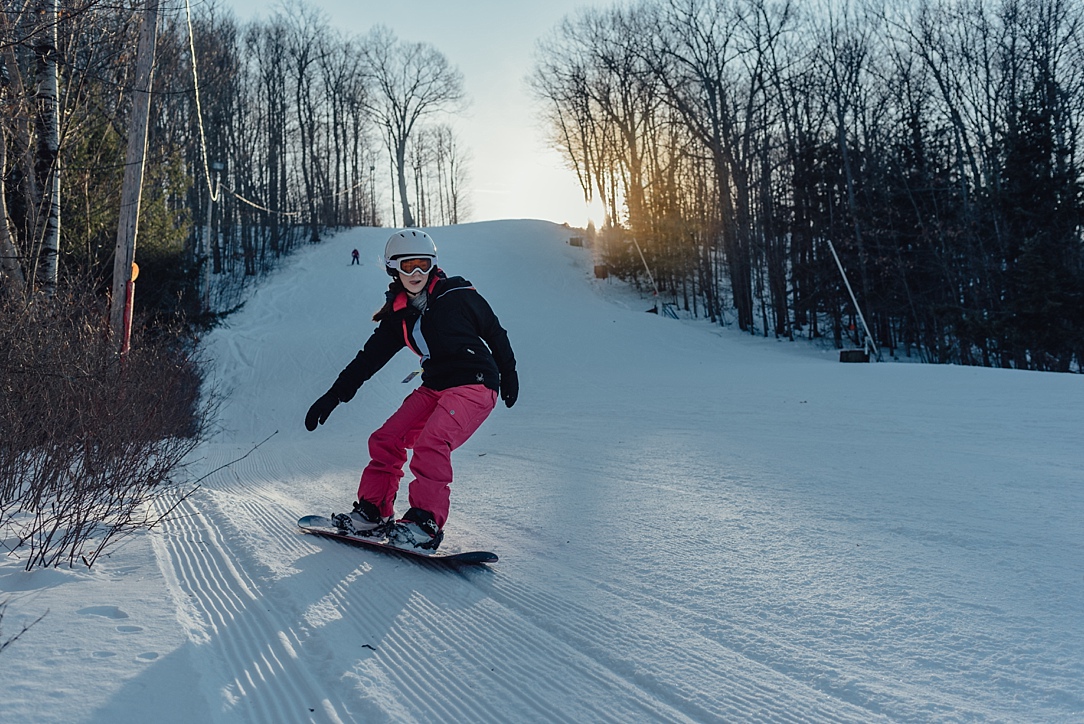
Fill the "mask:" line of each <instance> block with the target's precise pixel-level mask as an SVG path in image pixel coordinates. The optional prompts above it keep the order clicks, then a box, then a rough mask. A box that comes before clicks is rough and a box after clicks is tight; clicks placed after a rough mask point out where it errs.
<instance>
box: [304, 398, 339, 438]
mask: <svg viewBox="0 0 1084 724" xmlns="http://www.w3.org/2000/svg"><path fill="white" fill-rule="evenodd" d="M338 406H339V397H338V395H336V394H334V393H332V392H331V391H330V390H329V391H328V392H325V393H324V394H323V395H322V396H321V397H320V399H319V400H317V401H316V402H314V403H312V407H310V408H309V414H307V415H305V429H306V430H308V431H309V432H312V431H313V430H315V429H316V425H317V424H320V425H323V424H324V423H325V422H327V418H328V415H330V414H331V411H332V410H334V409H335V408H336V407H338Z"/></svg>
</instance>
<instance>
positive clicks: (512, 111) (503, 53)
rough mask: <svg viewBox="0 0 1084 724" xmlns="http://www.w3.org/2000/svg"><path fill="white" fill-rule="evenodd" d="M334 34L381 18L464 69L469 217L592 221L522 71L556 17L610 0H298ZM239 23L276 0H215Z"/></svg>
mask: <svg viewBox="0 0 1084 724" xmlns="http://www.w3.org/2000/svg"><path fill="white" fill-rule="evenodd" d="M307 2H308V4H309V5H311V6H314V7H317V8H320V9H321V10H323V11H324V12H325V13H326V14H327V16H328V18H329V19H330V20H331V21H332V25H333V26H334V27H336V28H338V29H340V30H341V31H343V32H346V33H355V34H357V35H364V34H365V33H367V32H368V31H369V30H370V29H371V28H372V27H373V26H374V25H381V24H382V25H386V26H388V27H390V28H391V29H392V30H393V31H395V33H396V35H398V36H399V38H400V39H402V40H406V41H411V42H426V43H431V44H432V45H433V46H435V47H436V48H437V49H438V50H440V51H441V52H442V53H444V55H445V56H446V57H447V58H448V60H449V61H450V62H451V63H452V64H453V65H454V66H456V67H457V68H458V69H459V70H460V71H461V72H462V73H463V76H464V80H465V85H466V91H467V95H468V97H469V99H470V103H471V104H470V107H469V108H468V110H467V112H466V113H465V114H464V115H463V116H462V117H460V118H458V119H456V120H454V121H453V122H452V126H453V127H454V128H456V130H457V132H458V134H459V138H460V141H461V143H462V144H463V145H464V146H465V147H466V148H467V149H469V152H470V154H471V157H472V159H471V176H472V178H471V190H472V193H471V194H470V197H471V203H472V207H473V208H472V214H471V217H470V218H471V220H473V221H488V220H494V219H519V218H531V219H543V220H547V221H554V222H557V223H565V222H568V223H569V224H571V225H573V226H584V225H585V224H586V223H587V221H588V219H589V218H590V219H593V220H594V221H595V223H596V224H599V223H601V221H602V213H601V210H600V207H599V205H598V204H597V203H595V204H593V205H591V206H589V205H588V204H586V203H585V202H584V199H583V192H582V190H581V189H580V185H579V182H578V181H577V179H576V175H575V173H574V172H573V171H571V170H570V169H569V168H568V166H567V164H566V163H565V162H564V160H563V158H562V156H561V154H559V153H558V152H557V151H555V150H553V149H551V148H549V147H548V146H547V143H546V141H545V137H546V134H545V131H544V129H543V127H542V125H541V123H540V122H539V121H538V119H537V104H536V102H535V101H534V100H533V99H532V97H531V95H530V93H529V91H528V89H527V86H526V77H527V76H528V74H529V73H530V71H531V67H532V62H533V61H532V57H533V52H534V48H535V44H536V42H537V40H538V39H539V38H541V37H542V36H543V35H544V34H545V33H546V32H548V31H549V30H550V29H552V28H553V27H554V26H556V25H557V23H558V22H560V21H561V19H562V18H563V17H564V16H566V15H568V14H570V13H572V12H574V11H575V10H576V9H577V8H578V7H581V6H584V5H585V4H586V5H597V6H609V5H610V4H612V3H611V2H610V0H596V1H595V2H589V3H584V2H582V0H546V1H545V2H537V1H535V0H531V1H528V2H508V1H507V0H471V1H469V2H463V1H462V0H459V1H456V0H396V1H395V2H389V0H307ZM224 3H225V5H226V6H227V7H232V8H233V10H234V12H235V13H236V14H237V17H238V18H239V19H241V20H248V19H253V18H257V17H266V16H267V15H268V14H270V13H273V12H274V10H275V8H276V7H279V6H278V4H277V3H274V4H271V3H267V2H261V0H224Z"/></svg>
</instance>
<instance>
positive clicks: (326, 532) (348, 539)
mask: <svg viewBox="0 0 1084 724" xmlns="http://www.w3.org/2000/svg"><path fill="white" fill-rule="evenodd" d="M297 527H299V528H300V529H301V530H303V531H305V532H306V533H312V534H313V535H320V536H324V537H325V538H335V539H336V540H341V541H343V542H344V543H350V544H353V545H359V546H362V547H365V548H376V549H379V550H382V551H385V552H387V553H398V554H402V555H405V556H408V557H410V558H420V559H423V560H427V561H434V562H438V563H447V564H454V565H478V564H482V563H496V562H497V561H498V560H499V559H498V558H497V554H496V553H490V552H489V551H465V552H462V553H441V552H440V551H439V550H438V551H433V552H429V551H422V550H415V549H412V548H399V547H397V546H393V545H391V544H390V543H388V542H387V539H385V538H374V537H365V536H357V535H351V534H349V533H347V532H346V531H344V530H342V529H341V528H337V527H335V524H334V523H333V522H331V518H328V517H327V516H323V515H306V516H305V517H303V518H301V519H300V520H299V521H297Z"/></svg>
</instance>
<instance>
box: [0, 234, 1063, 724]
mask: <svg viewBox="0 0 1084 724" xmlns="http://www.w3.org/2000/svg"><path fill="white" fill-rule="evenodd" d="M387 233H388V232H387V231H382V230H357V231H352V232H348V233H344V234H341V235H339V236H337V237H335V238H333V239H331V240H329V241H327V242H325V243H323V244H321V245H319V246H316V247H312V248H309V249H306V250H304V251H303V252H302V253H300V254H298V255H297V256H296V257H295V258H294V259H292V260H291V262H290V263H289V264H288V265H287V267H286V268H285V269H283V270H281V271H280V272H278V273H276V274H275V275H274V277H273V278H272V279H270V280H269V281H267V282H266V283H265V284H264V285H263V286H262V287H261V288H260V289H259V291H258V292H257V293H256V295H255V296H254V298H253V299H252V300H251V301H250V302H249V303H248V304H247V306H246V307H245V309H244V310H242V311H241V312H240V313H239V314H237V315H236V316H235V317H233V318H231V319H230V320H229V324H228V325H227V326H225V327H224V328H222V329H220V330H217V331H216V332H215V333H214V334H212V335H211V336H210V339H209V340H208V351H209V353H210V354H211V356H212V357H213V358H214V359H215V360H216V383H217V384H218V385H219V386H220V388H221V389H222V390H223V391H225V392H227V393H228V395H229V397H228V403H227V404H226V405H225V407H224V408H223V410H222V416H221V430H220V431H219V432H218V434H217V435H216V436H215V437H214V439H212V440H211V441H210V442H209V443H208V444H206V445H205V446H204V447H203V448H202V450H201V456H202V459H201V460H200V461H199V463H198V465H197V468H198V469H199V470H204V471H207V470H212V469H214V468H216V467H218V466H220V465H222V464H223V463H226V462H228V461H230V460H234V459H236V458H238V457H241V456H243V455H245V454H246V453H248V452H250V451H251V450H252V448H253V446H254V445H256V444H257V443H259V442H260V441H262V440H264V439H266V438H267V437H268V436H269V435H271V434H272V433H276V432H277V434H275V435H274V436H273V437H271V439H270V440H268V441H267V442H266V443H264V444H263V445H262V446H260V447H259V448H258V449H257V450H255V451H253V452H251V454H250V455H248V456H247V457H245V458H244V459H243V460H241V461H240V462H237V463H235V464H234V465H232V466H230V467H228V468H227V469H225V470H223V471H221V472H219V473H217V474H215V475H214V476H213V477H211V478H210V479H209V480H208V481H207V482H206V484H205V487H204V488H203V489H202V490H201V491H199V492H198V493H197V494H196V495H195V496H193V497H192V498H191V499H190V500H189V501H188V502H187V503H186V504H185V505H184V506H183V507H182V509H181V511H180V513H181V514H180V515H178V516H177V517H175V518H174V519H173V520H172V521H171V522H170V523H169V524H168V525H166V526H165V527H164V529H163V530H161V531H160V532H157V533H154V534H151V535H147V536H142V537H139V538H136V539H132V540H130V541H128V542H126V543H125V544H124V545H122V546H121V547H119V548H117V549H115V550H114V551H113V553H112V554H111V555H110V556H109V558H108V559H106V560H103V561H101V562H100V563H99V564H98V565H97V566H96V567H95V569H94V570H93V571H90V572H86V571H74V572H73V571H40V572H36V573H34V574H25V573H23V572H21V570H20V565H19V563H18V562H17V561H10V560H5V561H3V563H2V566H0V599H2V598H10V599H11V602H10V604H9V608H8V611H7V615H6V616H5V618H4V620H3V627H4V632H5V633H7V634H9V635H10V634H11V633H14V632H15V631H17V630H18V627H19V626H20V624H21V622H24V621H29V620H32V618H34V617H36V616H37V615H39V614H40V613H42V612H43V611H45V610H46V609H48V611H49V613H48V615H47V617H46V619H45V621H44V622H42V623H41V624H39V625H38V626H35V627H34V628H32V629H31V630H30V631H29V632H28V633H27V634H26V635H25V636H24V637H23V638H22V639H20V640H19V641H18V642H16V643H15V644H14V645H13V646H11V647H10V648H8V649H7V650H6V651H4V652H3V653H2V654H0V671H2V672H3V675H2V676H0V702H2V704H0V719H2V720H3V721H13V722H14V721H58V722H59V721H63V722H121V723H122V724H123V723H126V722H145V721H156V722H190V721H200V722H300V721H319V722H324V721H343V722H354V721H357V722H362V721H364V722H374V721H396V722H399V721H431V720H442V721H463V722H484V721H491V722H511V721H515V722H521V721H546V722H549V721H570V722H571V721H575V722H584V721H624V722H633V721H636V722H639V721H784V720H786V721H789V720H794V721H856V722H869V721H878V720H907V721H923V720H926V721H945V720H954V721H956V720H997V721H1021V722H1034V721H1080V720H1081V719H1082V718H1084V445H1082V444H1081V431H1082V430H1084V378H1082V377H1080V376H1071V375H1053V374H1038V373H1026V372H1016V371H1004V370H990V369H974V368H959V367H935V366H927V365H919V364H897V363H892V362H889V363H884V364H870V365H842V364H839V363H838V362H836V361H835V355H832V354H827V353H821V352H817V351H812V350H810V349H809V348H806V347H804V346H802V345H800V344H790V343H783V342H776V341H774V340H765V339H760V338H752V337H748V336H744V335H741V334H739V333H737V332H733V331H729V330H720V329H719V328H718V327H714V326H711V325H710V324H708V323H706V322H702V321H701V322H697V321H674V320H669V319H666V318H662V317H659V316H657V315H650V314H644V313H643V310H644V309H645V308H647V307H648V306H650V305H649V303H648V302H645V301H643V300H640V299H639V298H638V297H637V296H636V295H635V294H632V293H630V292H627V290H624V289H623V288H622V287H621V285H620V284H618V283H614V282H606V281H597V280H594V279H592V278H591V274H590V265H591V261H590V256H589V252H587V251H585V250H583V249H579V248H573V247H570V246H569V245H568V243H567V241H568V236H569V231H568V230H567V229H564V228H562V227H559V226H555V225H552V224H547V223H542V222H530V221H517V222H511V221H510V222H489V223H483V224H474V225H466V226H460V227H455V228H447V229H436V230H434V231H433V235H434V237H435V238H436V240H437V243H438V245H439V247H440V253H441V265H442V266H443V267H444V268H446V269H447V270H448V271H449V273H452V274H462V275H464V276H466V277H468V278H469V279H471V280H472V281H473V282H474V283H475V285H476V286H477V287H478V289H479V290H480V291H481V292H482V293H483V294H484V295H485V296H486V298H487V299H488V300H489V301H490V302H491V304H492V305H493V307H494V309H495V310H496V312H497V313H498V315H499V316H500V318H501V321H502V323H503V324H504V326H505V327H506V328H507V329H508V330H509V334H510V339H511V341H512V344H513V346H514V347H515V350H516V354H517V357H518V359H519V370H520V377H521V382H522V391H521V397H520V401H519V403H518V404H517V405H516V407H515V408H513V409H511V410H508V409H505V408H504V407H503V405H502V406H499V407H498V409H497V411H496V412H495V413H494V414H493V415H492V417H491V418H490V419H489V420H488V421H487V422H486V424H485V425H484V426H483V427H482V429H481V430H480V431H479V433H478V434H477V435H475V437H474V438H473V439H471V440H470V441H469V442H468V443H467V444H466V445H465V446H464V447H463V448H461V449H460V450H459V451H457V452H456V453H455V456H454V458H453V460H454V462H455V466H456V475H457V479H456V484H455V486H454V489H453V501H452V516H451V519H450V521H449V523H448V527H447V535H448V538H447V543H446V545H447V546H448V547H455V546H462V547H471V548H475V547H479V548H487V549H491V550H495V551H497V552H498V553H499V554H500V556H501V562H500V563H498V564H496V565H495V566H493V567H492V568H488V569H487V568H479V569H465V570H461V571H458V572H457V571H449V570H442V569H439V568H434V567H432V566H429V565H426V564H418V563H414V562H412V561H409V560H404V559H401V558H399V557H395V556H390V555H383V554H380V553H377V552H369V551H365V550H361V549H355V548H351V547H348V546H344V545H341V544H338V543H336V542H334V541H330V540H323V539H318V538H314V537H310V536H305V535H303V534H300V533H298V532H297V531H296V530H295V529H294V521H295V520H296V519H297V518H298V517H299V516H301V515H303V514H306V513H313V512H329V511H331V510H333V509H345V508H347V507H348V506H349V503H350V502H351V500H352V496H353V492H354V490H355V487H356V484H357V478H358V475H359V474H360V471H361V468H362V466H363V465H364V463H365V462H366V450H365V441H366V438H367V436H368V434H369V432H370V431H371V430H372V429H373V428H375V427H376V426H377V425H378V424H380V423H381V422H382V421H383V420H384V419H385V418H386V417H387V416H388V415H389V414H390V413H391V412H392V411H393V410H394V409H395V407H396V406H397V404H398V403H399V401H400V400H401V399H402V398H403V397H404V396H405V394H406V393H407V391H408V387H409V385H404V384H402V383H401V382H400V381H401V380H402V379H403V378H404V377H405V376H407V374H408V373H409V372H410V371H412V370H413V369H414V368H415V367H416V366H417V361H416V358H413V357H412V356H410V355H409V353H408V352H405V351H404V352H403V353H401V354H400V356H399V357H397V358H396V359H395V360H393V361H392V363H391V364H390V365H388V367H386V368H385V369H384V370H383V371H382V372H381V373H380V374H379V375H378V376H377V377H376V378H374V379H373V380H372V381H371V382H369V383H368V384H366V385H365V386H364V387H363V388H362V389H361V391H360V392H359V393H358V395H357V397H356V398H355V399H354V400H353V401H352V402H351V403H350V404H348V405H343V406H340V407H339V408H338V409H337V410H336V411H335V412H334V414H333V415H332V416H331V419H330V420H329V421H328V424H327V425H325V426H324V427H322V428H320V429H319V430H317V431H316V432H315V433H308V432H306V431H305V430H304V427H303V425H302V420H303V417H304V414H305V410H306V409H307V408H308V405H309V404H310V403H311V402H312V401H313V400H314V399H315V398H316V397H317V396H319V395H320V394H321V393H322V392H324V390H326V389H327V387H328V386H329V385H330V384H331V382H332V381H333V380H334V378H335V375H336V374H337V373H338V371H339V369H340V368H341V367H342V366H343V365H345V364H346V362H348V361H349V360H350V359H351V358H352V357H353V355H354V354H355V352H356V351H357V349H358V347H359V345H360V344H361V342H362V341H363V340H364V339H365V337H366V336H367V335H368V333H369V331H370V330H371V328H372V325H371V323H370V322H369V321H368V319H369V317H370V315H371V313H372V311H373V309H375V308H376V307H377V306H378V305H379V303H380V301H381V299H382V293H383V289H384V288H385V286H386V281H387V277H386V276H385V274H384V272H383V270H382V269H381V268H380V267H379V265H378V263H377V261H376V259H377V257H378V255H379V253H380V250H381V249H382V248H383V242H384V240H385V238H386V236H387ZM355 247H356V248H358V249H360V250H361V256H362V259H363V260H364V261H365V262H366V263H365V265H363V266H361V267H356V266H355V267H351V266H350V265H349V259H350V250H351V249H353V248H355ZM403 498H404V502H405V494H404V496H403ZM0 640H2V639H0Z"/></svg>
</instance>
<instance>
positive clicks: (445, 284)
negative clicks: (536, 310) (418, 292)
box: [331, 268, 516, 402]
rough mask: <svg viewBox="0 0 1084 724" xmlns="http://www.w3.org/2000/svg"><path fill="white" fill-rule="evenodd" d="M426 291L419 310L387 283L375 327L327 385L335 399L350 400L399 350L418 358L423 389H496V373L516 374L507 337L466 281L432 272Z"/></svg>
mask: <svg viewBox="0 0 1084 724" xmlns="http://www.w3.org/2000/svg"><path fill="white" fill-rule="evenodd" d="M426 291H427V294H428V299H427V303H426V307H425V310H424V311H418V310H417V309H415V308H414V306H413V305H411V304H410V300H409V299H408V297H407V294H406V291H404V290H403V287H402V285H401V284H399V283H398V281H396V282H392V284H391V286H390V287H389V288H388V293H387V303H386V304H385V305H384V307H383V308H382V309H381V310H380V311H379V312H377V314H376V316H375V317H374V321H378V322H379V326H377V328H376V330H375V331H374V332H373V334H372V336H370V337H369V339H368V341H366V342H365V346H364V347H362V349H361V351H360V352H358V354H357V357H355V358H354V360H353V361H352V362H351V363H350V364H348V365H347V366H346V368H345V369H344V370H343V371H342V372H340V373H339V377H338V379H337V380H335V384H333V385H332V386H331V392H332V393H333V394H335V395H336V396H337V397H338V398H339V401H341V402H349V401H350V400H351V399H352V398H353V397H354V394H355V393H356V392H357V391H358V388H359V387H361V385H362V384H363V383H364V382H365V381H367V380H368V379H369V378H370V377H372V376H373V375H374V374H376V372H377V370H379V369H380V368H381V367H383V366H384V365H385V364H387V363H388V361H389V360H390V359H391V358H392V357H394V356H395V353H396V352H398V351H399V350H401V349H402V348H403V347H410V349H411V350H412V351H413V352H414V353H415V354H417V355H418V356H419V357H421V361H422V385H423V386H425V387H429V388H430V389H434V390H446V389H448V388H449V387H458V386H460V385H478V384H481V385H485V386H486V387H488V388H489V389H491V390H494V391H499V390H500V380H501V375H508V374H511V373H513V372H515V370H516V358H515V355H513V353H512V346H511V345H510V344H509V343H508V333H507V332H506V331H505V330H504V328H503V327H501V324H500V322H499V321H498V320H497V315H496V314H494V313H493V310H492V309H491V308H490V306H489V304H488V303H487V302H486V300H485V299H483V298H482V295H481V294H479V293H478V291H477V290H476V289H475V288H474V287H472V286H471V284H470V282H468V281H467V280H466V279H464V278H463V277H451V278H449V277H448V276H447V275H446V274H445V273H444V272H443V271H441V270H440V269H439V268H437V269H435V270H434V272H433V274H432V275H431V279H430V280H429V285H428V286H427V287H426Z"/></svg>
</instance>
